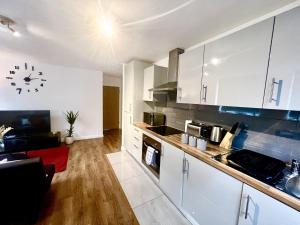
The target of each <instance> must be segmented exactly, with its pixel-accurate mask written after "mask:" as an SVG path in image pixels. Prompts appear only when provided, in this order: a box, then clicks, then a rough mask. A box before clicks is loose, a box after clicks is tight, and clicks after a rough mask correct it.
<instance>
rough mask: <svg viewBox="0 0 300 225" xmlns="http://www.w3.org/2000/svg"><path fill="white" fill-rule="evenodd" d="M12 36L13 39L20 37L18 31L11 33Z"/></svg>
mask: <svg viewBox="0 0 300 225" xmlns="http://www.w3.org/2000/svg"><path fill="white" fill-rule="evenodd" d="M13 35H14V36H15V37H20V36H21V34H20V33H19V32H18V31H14V32H13Z"/></svg>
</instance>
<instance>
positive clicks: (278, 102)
mask: <svg viewBox="0 0 300 225" xmlns="http://www.w3.org/2000/svg"><path fill="white" fill-rule="evenodd" d="M299 21H300V7H298V8H296V9H293V10H291V11H288V12H286V13H283V14H280V15H279V16H276V20H275V27H274V34H273V41H272V49H271V55H270V64H269V70H268V79H267V83H266V94H265V98H264V106H263V107H264V108H269V109H285V110H300V91H299V90H300V63H299V62H300V45H299V40H300V39H299V37H300V26H299Z"/></svg>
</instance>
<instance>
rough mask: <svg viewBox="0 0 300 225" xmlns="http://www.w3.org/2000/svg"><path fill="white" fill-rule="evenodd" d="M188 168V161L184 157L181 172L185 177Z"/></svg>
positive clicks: (187, 173)
mask: <svg viewBox="0 0 300 225" xmlns="http://www.w3.org/2000/svg"><path fill="white" fill-rule="evenodd" d="M189 170H190V163H189V161H188V160H187V159H186V158H184V159H183V165H182V172H183V174H186V176H187V177H188V176H189Z"/></svg>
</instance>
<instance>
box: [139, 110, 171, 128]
mask: <svg viewBox="0 0 300 225" xmlns="http://www.w3.org/2000/svg"><path fill="white" fill-rule="evenodd" d="M144 123H146V124H149V125H150V126H162V125H165V123H166V115H165V114H162V113H156V112H144Z"/></svg>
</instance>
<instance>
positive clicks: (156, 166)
mask: <svg viewBox="0 0 300 225" xmlns="http://www.w3.org/2000/svg"><path fill="white" fill-rule="evenodd" d="M151 148H153V150H154V151H153V155H152V154H151V153H149V151H150V149H151ZM150 152H151V151H150ZM151 155H152V157H151V159H150V160H149V156H151ZM160 155H161V143H159V142H157V141H155V140H153V139H152V138H150V137H148V136H146V135H143V151H142V163H143V164H144V165H145V166H146V167H147V168H148V169H149V170H150V171H151V172H152V173H153V174H154V175H155V176H156V177H157V178H159V170H160ZM147 157H148V160H147Z"/></svg>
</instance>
